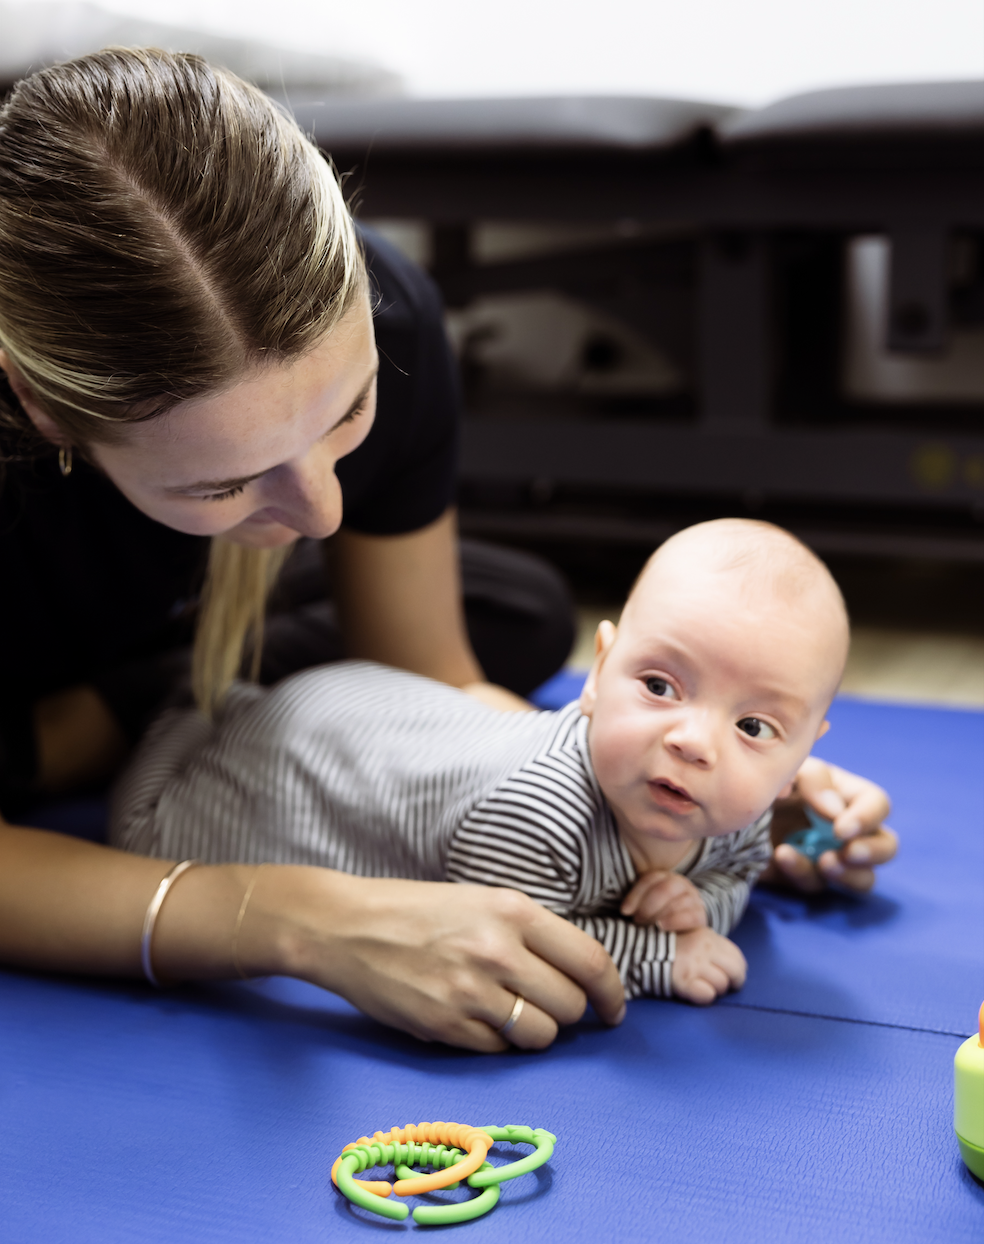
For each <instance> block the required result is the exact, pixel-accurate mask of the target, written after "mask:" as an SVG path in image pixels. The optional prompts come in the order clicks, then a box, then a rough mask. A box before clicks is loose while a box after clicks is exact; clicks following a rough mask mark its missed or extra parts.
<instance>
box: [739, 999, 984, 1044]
mask: <svg viewBox="0 0 984 1244" xmlns="http://www.w3.org/2000/svg"><path fill="white" fill-rule="evenodd" d="M725 1009H726V1010H729V1011H765V1012H766V1013H767V1014H769V1015H796V1016H798V1017H799V1018H800V1019H825V1020H828V1021H829V1022H830V1023H832V1024H860V1025H861V1026H862V1027H866V1028H894V1029H895V1030H896V1031H898V1032H924V1033H926V1034H927V1035H928V1036H931V1037H961V1038H966V1037H968V1036H972V1035H973V1034H972V1033H966V1032H951V1031H950V1029H949V1028H916V1027H914V1026H913V1025H912V1024H890V1023H888V1022H887V1021H886V1020H883V1019H852V1018H851V1017H850V1016H848V1015H821V1014H819V1013H818V1012H817V1011H792V1010H789V1009H787V1008H786V1007H782V1006H756V1005H755V1004H754V1003H751V1002H729V1003H728V1004H727V1006H726V1008H725Z"/></svg>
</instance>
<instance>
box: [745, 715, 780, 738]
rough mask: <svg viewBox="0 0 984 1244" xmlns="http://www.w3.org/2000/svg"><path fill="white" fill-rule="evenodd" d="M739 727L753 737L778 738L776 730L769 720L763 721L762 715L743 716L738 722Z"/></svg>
mask: <svg viewBox="0 0 984 1244" xmlns="http://www.w3.org/2000/svg"><path fill="white" fill-rule="evenodd" d="M738 729H739V730H741V731H743V732H744V733H745V734H747V735H748V736H749V738H752V739H775V738H778V734H777V732H776V730H775V729H774V728H773V727H772V726H770V725H769V723H768V722H767V721H763V720H762V718H761V717H743V718H742V719H741V721H739V722H738Z"/></svg>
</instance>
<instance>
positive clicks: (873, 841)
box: [838, 825, 899, 868]
mask: <svg viewBox="0 0 984 1244" xmlns="http://www.w3.org/2000/svg"><path fill="white" fill-rule="evenodd" d="M898 849H899V840H898V835H897V834H896V833H895V832H894V831H893V830H891V829H889V828H888V826H887V825H882V826H880V827H879V828H878V829H875V830H872V831H871V832H870V833H866V834H863V835H861V836H859V837H857V838H853V839H852V840H851V841H850V842H849V843H847V845H846V846H844V847H842V848H841V850H840V851H839V852H838V854H839V855H840V857H841V859H842V860H843V861H844V862H845V863H846V864H848V865H862V866H865V865H872V866H874V867H876V868H877V867H878V865H879V864H887V863H888V861H889V860H891V859H894V858H895V853H896V851H898Z"/></svg>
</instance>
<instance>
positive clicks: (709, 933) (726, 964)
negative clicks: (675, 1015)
mask: <svg viewBox="0 0 984 1244" xmlns="http://www.w3.org/2000/svg"><path fill="white" fill-rule="evenodd" d="M747 971H748V964H747V963H746V962H745V956H744V955H743V954H742V953H741V951H740V950H739V949H738V947H737V946H736V945H735V944H734V942H731V941H729V940H728V939H727V938H726V937H722V936H721V934H720V933H715V932H714V930H713V929H694V930H693V931H692V932H690V933H678V934H677V939H676V958H675V959H674V961H673V976H672V979H673V992H674V994H676V996H677V997H678V998H686V1000H687V1001H688V1002H695V1003H696V1004H697V1005H698V1006H707V1004H708V1003H709V1002H713V1001H714V999H715V998H717V997H720V995H721V994H723V993H727V992H728V990H729V989H741V987H742V985H744V983H745V974H746V972H747Z"/></svg>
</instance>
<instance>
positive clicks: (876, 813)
mask: <svg viewBox="0 0 984 1244" xmlns="http://www.w3.org/2000/svg"><path fill="white" fill-rule="evenodd" d="M796 792H797V794H798V795H799V796H800V797H801V798H802V799H803V800H804V801H805V802H806V803H808V804H809V805H810V806H811V807H813V808H815V809H816V810H817V812H819V813H820V814H821V816H825V817H827V818H828V819H829V820H832V821H833V823H834V829H835V831H836V833H837V835H838V837H840V838H843V839H844V840H845V841H848V840H849V839H851V838H855V837H857V836H858V835H860V834H874V833H876V832H877V831H878V829H879V828H880V827H881V825H882V822H883V821H884V820H885V818H886V817H887V816H888V815H889V813H890V812H891V810H892V803H891V800H890V799H889V797H888V795H887V793H886V792H885V791H884V790H882V788H881V787H880V786H878V785H877V784H876V783H874V782H870V781H869V780H868V779H867V778H863V777H860V776H859V775H858V774H856V773H850V772H849V771H848V770H847V769H841V768H838V766H837V765H828V764H824V762H823V761H821V760H817V759H816V757H814V756H810V757H808V758H807V759H806V760H805V761H804V762H803V764H802V766H801V767H800V771H799V773H798V774H797V777H796Z"/></svg>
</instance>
